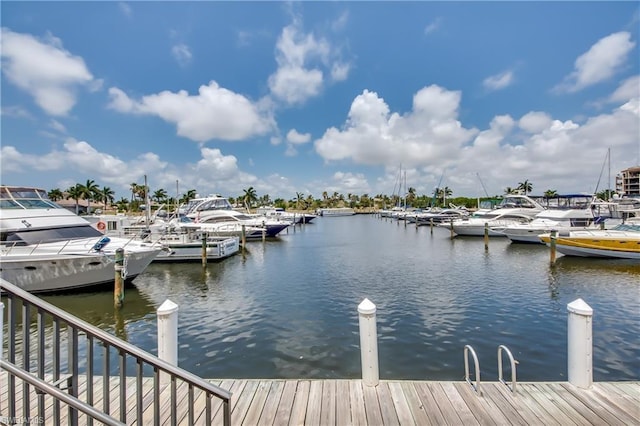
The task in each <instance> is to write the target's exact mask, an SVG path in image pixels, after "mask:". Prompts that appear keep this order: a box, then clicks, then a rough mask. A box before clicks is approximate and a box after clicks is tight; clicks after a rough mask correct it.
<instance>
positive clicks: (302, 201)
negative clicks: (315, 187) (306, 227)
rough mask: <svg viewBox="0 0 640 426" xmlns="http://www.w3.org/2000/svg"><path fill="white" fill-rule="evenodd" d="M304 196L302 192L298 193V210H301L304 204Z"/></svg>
mask: <svg viewBox="0 0 640 426" xmlns="http://www.w3.org/2000/svg"><path fill="white" fill-rule="evenodd" d="M303 197H304V194H303V193H302V192H296V209H298V210H300V204H302V203H304V198H303Z"/></svg>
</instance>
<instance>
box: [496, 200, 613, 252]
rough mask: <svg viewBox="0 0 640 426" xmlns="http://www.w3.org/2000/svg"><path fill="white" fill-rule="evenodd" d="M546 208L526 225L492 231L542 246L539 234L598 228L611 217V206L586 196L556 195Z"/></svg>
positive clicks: (521, 241)
mask: <svg viewBox="0 0 640 426" xmlns="http://www.w3.org/2000/svg"><path fill="white" fill-rule="evenodd" d="M547 207H548V208H547V209H545V210H543V211H542V212H540V213H538V214H537V215H536V216H535V217H534V218H533V220H532V221H531V222H529V223H522V224H514V225H509V226H504V227H498V226H496V227H492V231H495V232H499V233H502V234H504V235H505V236H506V237H507V238H509V239H510V240H511V241H512V242H519V243H534V244H542V241H541V240H540V238H539V235H540V234H544V233H547V232H550V231H552V230H556V231H558V232H560V233H566V232H569V231H573V230H578V229H590V228H591V229H594V228H598V227H600V226H601V225H602V226H604V223H605V221H606V220H607V219H608V218H611V217H613V214H614V212H613V211H611V209H610V207H611V203H605V202H601V201H598V200H596V199H595V197H594V196H592V195H588V194H569V195H558V196H556V197H553V198H552V199H549V202H548V203H547Z"/></svg>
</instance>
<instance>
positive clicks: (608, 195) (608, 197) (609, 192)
mask: <svg viewBox="0 0 640 426" xmlns="http://www.w3.org/2000/svg"><path fill="white" fill-rule="evenodd" d="M607 158H608V159H609V186H608V188H607V200H608V201H610V200H611V148H609V149H608V150H607Z"/></svg>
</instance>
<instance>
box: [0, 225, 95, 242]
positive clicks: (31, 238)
mask: <svg viewBox="0 0 640 426" xmlns="http://www.w3.org/2000/svg"><path fill="white" fill-rule="evenodd" d="M103 236H104V235H103V234H102V233H101V232H100V231H98V230H97V229H95V228H93V227H92V226H89V225H83V226H72V227H68V228H51V229H34V230H32V231H31V230H23V231H17V232H7V233H6V235H3V242H11V243H17V244H21V245H22V244H38V243H49V242H56V241H64V240H72V239H78V238H93V237H103Z"/></svg>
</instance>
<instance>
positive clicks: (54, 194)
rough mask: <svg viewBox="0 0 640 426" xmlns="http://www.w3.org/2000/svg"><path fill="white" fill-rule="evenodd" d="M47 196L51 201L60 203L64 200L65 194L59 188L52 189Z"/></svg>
mask: <svg viewBox="0 0 640 426" xmlns="http://www.w3.org/2000/svg"><path fill="white" fill-rule="evenodd" d="M47 196H48V197H49V199H50V200H51V201H58V200H62V199H63V198H64V194H63V193H62V191H60V190H59V189H58V188H55V189H52V190H51V191H49V192H48V193H47Z"/></svg>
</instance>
